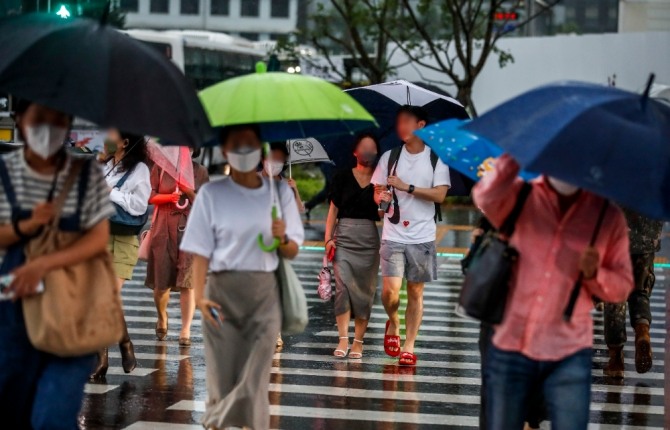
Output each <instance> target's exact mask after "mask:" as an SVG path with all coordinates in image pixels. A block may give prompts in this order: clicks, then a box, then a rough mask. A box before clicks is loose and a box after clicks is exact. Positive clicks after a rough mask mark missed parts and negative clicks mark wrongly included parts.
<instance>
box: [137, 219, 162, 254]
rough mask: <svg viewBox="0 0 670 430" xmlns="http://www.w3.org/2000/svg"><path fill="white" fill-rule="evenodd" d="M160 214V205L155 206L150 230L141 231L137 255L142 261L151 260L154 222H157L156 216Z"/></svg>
mask: <svg viewBox="0 0 670 430" xmlns="http://www.w3.org/2000/svg"><path fill="white" fill-rule="evenodd" d="M157 215H158V207H157V206H155V207H154V214H153V217H152V218H151V226H149V229H148V230H144V231H143V232H142V233H140V249H139V251H138V253H137V257H138V258H139V259H140V260H141V261H149V252H150V251H151V229H152V228H154V223H155V222H156V216H157Z"/></svg>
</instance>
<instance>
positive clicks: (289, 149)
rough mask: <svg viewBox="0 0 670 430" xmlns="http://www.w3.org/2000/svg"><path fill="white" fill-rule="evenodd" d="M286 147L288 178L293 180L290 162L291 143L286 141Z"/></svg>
mask: <svg viewBox="0 0 670 430" xmlns="http://www.w3.org/2000/svg"><path fill="white" fill-rule="evenodd" d="M286 146H288V177H289V179H293V163H292V160H291V141H289V140H287V141H286Z"/></svg>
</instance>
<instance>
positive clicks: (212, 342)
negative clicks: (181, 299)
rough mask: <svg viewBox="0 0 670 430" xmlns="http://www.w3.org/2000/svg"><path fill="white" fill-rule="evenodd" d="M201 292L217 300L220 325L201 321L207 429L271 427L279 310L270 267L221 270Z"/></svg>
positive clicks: (255, 429) (204, 418)
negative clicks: (242, 270) (271, 375)
mask: <svg viewBox="0 0 670 430" xmlns="http://www.w3.org/2000/svg"><path fill="white" fill-rule="evenodd" d="M205 297H207V298H208V299H209V300H212V301H214V302H216V303H218V304H219V305H221V316H222V317H223V319H224V321H223V323H222V325H221V327H213V326H212V325H211V324H209V323H207V322H203V339H204V343H205V364H206V374H207V381H206V383H207V402H206V410H205V415H204V417H203V425H204V426H205V428H209V427H212V426H213V427H216V428H221V429H223V428H227V427H245V426H247V427H251V428H252V429H254V430H265V429H268V428H269V427H270V402H269V399H268V391H269V384H270V372H271V370H272V357H273V354H274V352H275V343H276V340H277V333H279V331H280V329H281V310H280V305H279V292H278V289H277V280H276V277H275V274H274V273H273V272H219V273H212V274H211V275H210V276H209V281H208V282H207V287H206V289H205Z"/></svg>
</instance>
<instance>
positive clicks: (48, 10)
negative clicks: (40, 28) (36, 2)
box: [47, 0, 51, 13]
mask: <svg viewBox="0 0 670 430" xmlns="http://www.w3.org/2000/svg"><path fill="white" fill-rule="evenodd" d="M47 13H51V0H47Z"/></svg>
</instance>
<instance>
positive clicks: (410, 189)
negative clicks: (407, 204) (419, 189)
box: [407, 185, 416, 194]
mask: <svg viewBox="0 0 670 430" xmlns="http://www.w3.org/2000/svg"><path fill="white" fill-rule="evenodd" d="M415 189H416V188H415V187H414V185H410V186H409V189H408V190H407V192H408V193H410V194H412V193H413V192H414V190H415Z"/></svg>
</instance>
